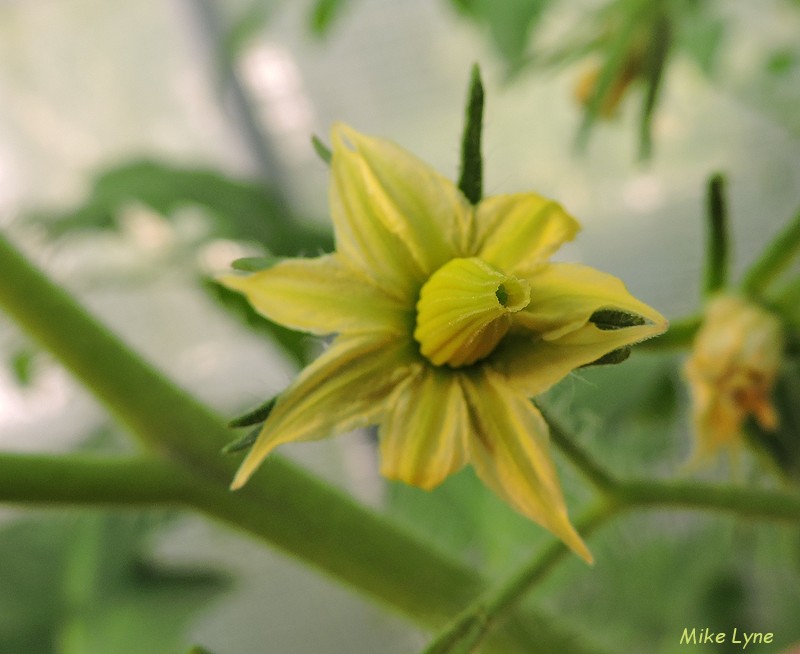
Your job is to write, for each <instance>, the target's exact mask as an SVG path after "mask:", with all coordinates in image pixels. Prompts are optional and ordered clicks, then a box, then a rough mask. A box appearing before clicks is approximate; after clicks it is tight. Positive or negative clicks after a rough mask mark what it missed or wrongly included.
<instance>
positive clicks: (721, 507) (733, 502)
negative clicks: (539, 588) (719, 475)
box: [423, 441, 800, 654]
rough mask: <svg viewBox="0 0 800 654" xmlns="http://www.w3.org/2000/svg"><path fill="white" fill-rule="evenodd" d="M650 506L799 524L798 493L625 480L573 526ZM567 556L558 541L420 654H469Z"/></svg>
mask: <svg viewBox="0 0 800 654" xmlns="http://www.w3.org/2000/svg"><path fill="white" fill-rule="evenodd" d="M568 442H571V441H568ZM584 456H585V455H583V454H581V455H580V457H578V466H579V467H580V468H581V469H582V470H584V472H585V471H586V466H585V460H584ZM570 458H572V456H570ZM591 474H592V475H594V474H595V473H594V472H592V473H591ZM654 507H662V508H680V509H689V510H705V511H723V512H727V513H731V514H734V515H737V516H742V517H749V518H758V519H762V520H780V521H783V520H786V521H790V522H792V523H794V524H796V523H798V522H800V496H796V495H787V494H782V493H774V492H770V491H762V490H758V489H752V488H739V487H722V486H713V485H709V484H702V483H695V482H683V483H675V482H654V481H628V482H617V483H615V485H614V486H613V489H612V490H610V491H609V497H608V500H607V501H606V502H604V503H603V504H601V505H599V506H597V507H596V508H594V509H593V510H591V511H589V512H588V513H587V514H586V515H585V516H584V517H583V518H581V519H579V520H577V521H576V527H577V529H578V531H580V532H581V534H583V535H584V536H586V537H588V536H589V534H590V533H591V532H592V531H594V530H596V529H597V528H598V527H600V526H601V525H603V524H605V523H606V522H607V521H609V520H610V519H611V518H613V517H615V516H617V515H618V514H619V513H621V512H622V511H623V510H632V509H641V508H654ZM568 552H569V550H568V549H567V547H566V546H565V545H564V544H563V543H562V542H560V541H559V542H556V543H553V544H552V545H551V546H549V547H548V548H547V549H545V550H544V552H542V553H541V554H539V555H537V556H536V557H535V558H534V559H533V560H532V561H531V562H530V563H529V564H527V565H526V566H525V567H523V568H522V569H520V570H519V571H518V572H517V573H516V574H514V575H512V576H511V577H510V578H509V579H508V581H507V582H506V583H505V584H503V586H501V587H500V588H498V589H497V590H495V591H493V592H492V593H490V594H487V595H484V596H483V597H481V598H480V599H479V600H477V601H476V602H474V603H473V604H472V605H470V606H469V607H468V608H467V609H466V610H464V611H463V612H462V613H461V614H459V615H458V616H457V617H456V619H455V620H453V621H452V622H451V623H450V624H449V625H448V626H447V627H446V628H445V629H444V630H443V631H442V632H440V634H439V635H438V636H437V637H436V638H435V639H434V640H433V641H432V642H431V643H430V644H429V645H428V647H427V648H426V649H425V650H424V652H423V654H450V653H451V652H456V651H459V652H461V651H472V650H471V649H470V648H472V647H475V646H476V645H477V644H478V643H479V642H480V640H481V639H482V638H483V637H485V635H486V634H487V633H488V632H489V631H490V630H491V629H492V628H493V627H494V626H495V625H496V624H497V623H498V622H499V621H500V619H501V618H502V616H503V615H504V614H505V613H507V612H508V611H510V610H511V609H512V608H513V607H515V606H516V605H517V604H518V603H519V601H520V600H521V599H522V598H523V597H524V596H525V595H526V594H527V593H528V592H529V591H530V590H531V589H532V588H533V587H534V586H535V585H536V584H537V583H539V582H540V581H542V579H544V578H545V576H546V575H547V574H548V573H549V572H550V570H551V569H552V568H553V567H555V566H556V565H557V564H558V563H559V562H560V561H561V560H562V559H563V558H564V557H565V556H566V555H567V554H568Z"/></svg>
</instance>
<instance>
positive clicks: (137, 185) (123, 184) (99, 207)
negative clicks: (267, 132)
mask: <svg viewBox="0 0 800 654" xmlns="http://www.w3.org/2000/svg"><path fill="white" fill-rule="evenodd" d="M134 202H135V203H140V204H143V205H145V206H147V207H149V208H151V209H153V210H154V211H156V212H158V213H160V214H161V215H163V216H165V217H166V218H169V217H170V215H171V214H172V213H173V212H174V211H176V210H178V209H181V208H183V207H187V206H199V207H202V208H203V209H205V210H206V211H207V212H208V214H209V216H210V217H211V218H212V219H213V221H214V222H213V233H212V236H216V237H226V238H235V239H250V240H254V241H257V242H259V243H263V244H264V245H266V246H267V247H268V249H269V250H270V251H271V252H273V253H274V254H276V255H294V254H297V253H298V252H313V253H315V254H316V253H317V252H319V251H329V250H331V249H332V247H333V241H332V239H331V236H330V234H329V233H328V232H327V231H326V230H325V229H323V228H321V227H317V226H315V225H313V224H312V223H310V222H301V221H299V220H297V219H296V218H294V217H293V215H292V213H291V210H290V209H289V207H287V206H285V205H282V204H281V203H280V202H279V201H278V200H277V199H276V197H275V196H274V195H273V194H272V193H271V192H270V191H269V189H267V188H265V187H264V186H263V185H261V184H258V183H255V182H247V181H242V180H235V179H231V178H229V177H226V176H224V175H222V174H220V173H219V172H216V171H214V170H210V169H202V168H182V167H179V166H173V165H170V164H166V163H163V162H158V161H152V160H147V159H143V160H138V161H133V162H130V163H126V164H123V165H120V166H117V167H115V168H111V169H109V170H106V171H104V172H103V173H101V174H100V175H99V176H98V177H97V178H96V180H95V182H94V188H93V190H92V192H91V193H90V195H89V197H88V198H87V200H86V201H85V202H84V204H83V205H82V206H80V207H78V208H77V209H73V210H70V211H66V212H53V213H40V214H38V215H36V216H33V217H34V218H35V219H37V220H39V221H41V222H42V223H43V224H45V225H46V226H47V227H48V228H49V230H50V232H51V233H52V234H53V235H54V236H59V235H61V234H64V233H65V232H68V231H72V230H81V229H114V228H117V227H119V216H120V210H121V209H123V208H124V207H126V206H127V205H130V204H131V203H134Z"/></svg>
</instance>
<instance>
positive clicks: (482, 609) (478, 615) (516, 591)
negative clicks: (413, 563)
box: [422, 502, 617, 654]
mask: <svg viewBox="0 0 800 654" xmlns="http://www.w3.org/2000/svg"><path fill="white" fill-rule="evenodd" d="M616 511H617V509H616V507H615V506H614V505H613V504H611V503H607V502H604V503H602V504H601V505H599V506H597V507H596V508H594V509H591V510H590V511H588V512H587V513H586V514H585V515H584V517H582V518H580V519H578V520H577V521H576V523H575V524H576V527H577V529H578V530H579V531H580V532H581V534H583V535H584V536H588V535H589V534H590V533H592V532H593V531H595V530H596V529H597V528H598V527H600V526H601V525H602V524H604V523H605V522H607V521H608V520H610V519H611V518H612V517H613V516H614V514H615V513H616ZM569 552H570V550H569V548H568V547H567V546H566V545H564V543H563V542H561V541H555V542H553V543H552V544H551V545H549V546H548V547H547V548H545V550H544V551H543V552H541V553H539V554H537V555H536V556H535V557H534V558H533V559H532V560H531V561H530V563H528V564H527V565H525V566H524V567H522V568H521V569H520V570H519V571H518V572H517V573H515V574H514V575H512V576H511V577H510V578H509V579H508V581H506V583H504V584H503V585H502V586H500V587H499V588H497V589H496V590H494V591H492V592H490V593H487V594H486V595H484V596H482V597H481V598H480V599H479V600H478V601H477V602H475V603H473V604H472V605H470V606H469V607H468V608H467V609H466V610H464V611H463V612H462V613H461V614H460V615H458V616H457V617H456V618H455V620H453V621H452V622H451V623H450V624H449V625H448V626H447V627H446V628H445V629H444V630H443V631H442V632H440V634H439V635H438V636H437V637H436V638H435V639H434V640H433V641H432V642H431V643H430V644H429V645H428V646H427V647H426V648H425V650H424V651H423V653H422V654H451V653H452V652H456V651H459V652H462V651H473V649H474V648H475V647H477V646H478V645H479V644H480V642H481V641H482V640H483V639H484V638H485V637H486V635H487V634H488V633H489V631H490V630H491V629H493V628H494V627H495V626H496V625H497V623H498V622H499V621H500V620H502V619H503V617H504V616H505V615H506V614H507V613H508V612H509V611H510V610H511V609H512V608H513V607H514V606H516V605H517V603H518V602H519V601H520V600H521V599H522V598H523V597H524V596H525V595H526V594H527V593H528V591H529V590H530V589H531V588H532V587H533V586H534V585H536V584H537V583H539V582H540V581H542V580H543V579H544V578H545V577H546V576H547V575H548V574H549V572H550V571H551V570H552V569H553V568H554V567H555V566H556V565H557V564H558V563H559V562H561V560H562V559H564V558H565V557H566V556H567V555H568V554H569Z"/></svg>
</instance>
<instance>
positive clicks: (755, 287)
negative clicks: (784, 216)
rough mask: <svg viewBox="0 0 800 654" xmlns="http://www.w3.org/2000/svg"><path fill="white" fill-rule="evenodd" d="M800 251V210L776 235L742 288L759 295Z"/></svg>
mask: <svg viewBox="0 0 800 654" xmlns="http://www.w3.org/2000/svg"><path fill="white" fill-rule="evenodd" d="M799 252H800V212H798V213H797V215H796V216H795V217H794V219H793V220H792V221H791V222H790V223H789V224H788V225H787V226H786V228H784V230H783V231H782V232H781V233H780V234H778V236H776V237H775V239H774V240H773V241H772V243H770V244H769V245H768V246H767V248H766V249H765V250H764V252H763V253H762V254H761V257H760V258H759V259H758V261H756V262H755V263H754V264H753V265H752V266H751V267H750V269H749V270H748V271H747V273H746V274H745V276H744V279H743V280H742V290H744V291H745V292H746V293H749V294H751V295H759V294H760V293H761V292H762V291H763V290H764V289H765V288H766V287H767V286H768V285H769V284H770V282H772V281H773V280H774V279H775V278H776V277H777V276H778V275H779V274H780V273H781V271H782V270H783V269H784V268H786V266H788V265H789V263H790V262H791V260H792V259H793V258H794V257H795V256H796V255H797V254H798V253H799Z"/></svg>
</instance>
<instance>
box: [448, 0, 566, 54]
mask: <svg viewBox="0 0 800 654" xmlns="http://www.w3.org/2000/svg"><path fill="white" fill-rule="evenodd" d="M451 2H452V3H453V4H454V5H455V6H456V7H457V8H458V9H459V10H460V11H462V12H463V13H464V14H466V15H467V16H469V17H470V18H472V19H473V20H474V21H475V22H477V23H479V24H482V25H485V26H486V27H488V29H489V33H490V35H491V38H492V42H493V44H494V46H495V48H496V49H497V50H498V52H500V54H501V55H502V56H503V57H504V58H505V60H506V62H507V63H508V65H509V67H511V68H514V67H516V66H517V65H518V64H519V63H520V62H521V61H522V59H523V57H524V55H525V52H526V50H527V47H528V41H529V40H530V36H531V33H532V32H533V31H534V30H535V29H536V27H537V25H538V23H539V21H540V19H541V17H542V14H543V13H544V10H545V9H546V8H547V6H548V5H549V4H550V3H551V0H503V1H498V0H451Z"/></svg>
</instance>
